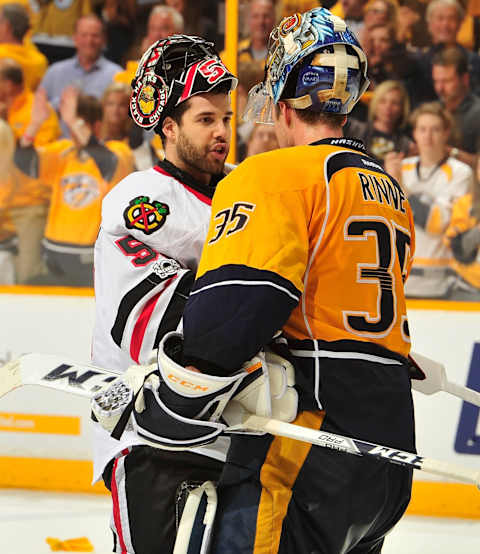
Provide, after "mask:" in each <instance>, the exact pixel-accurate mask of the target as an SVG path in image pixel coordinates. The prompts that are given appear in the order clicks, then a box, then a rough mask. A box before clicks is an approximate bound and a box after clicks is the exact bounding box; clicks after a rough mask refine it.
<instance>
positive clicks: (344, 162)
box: [184, 138, 415, 554]
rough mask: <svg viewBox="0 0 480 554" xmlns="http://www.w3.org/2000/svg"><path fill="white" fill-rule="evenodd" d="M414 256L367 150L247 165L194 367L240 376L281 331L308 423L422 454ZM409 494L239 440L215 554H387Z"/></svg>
mask: <svg viewBox="0 0 480 554" xmlns="http://www.w3.org/2000/svg"><path fill="white" fill-rule="evenodd" d="M414 247H415V236H414V224H413V217H412V213H411V210H410V207H409V203H408V200H407V198H406V195H405V193H404V191H403V190H402V188H401V187H400V185H399V184H398V183H396V181H395V180H394V179H393V178H392V177H390V176H389V175H388V174H387V173H385V171H384V169H383V168H382V167H381V166H380V165H379V164H378V163H377V162H376V161H375V160H374V159H372V158H370V157H369V156H368V155H367V154H366V152H365V150H364V147H363V145H362V143H360V142H359V141H357V140H354V139H348V138H335V139H324V140H321V141H318V142H316V143H314V144H311V145H305V146H295V147H292V148H286V149H281V150H274V151H272V152H268V153H264V154H260V155H257V156H253V157H251V158H247V160H245V161H244V162H242V164H240V165H239V166H238V168H237V169H235V170H234V171H233V172H232V173H231V174H230V175H229V176H227V177H226V178H225V179H224V180H223V181H222V182H221V183H220V184H219V187H218V188H217V191H216V193H215V196H214V198H213V203H212V217H211V221H210V228H209V232H208V235H207V239H206V242H205V245H204V250H203V253H202V258H201V260H200V265H199V268H198V272H197V279H196V282H195V284H194V287H193V289H192V293H191V295H190V298H189V300H188V302H187V305H186V308H185V312H184V361H185V362H186V363H193V364H196V365H197V367H199V369H201V370H202V371H205V372H206V373H213V374H217V375H228V374H231V373H233V372H235V371H236V370H238V368H239V367H241V365H242V363H244V362H245V361H246V360H248V359H249V358H251V357H252V356H253V355H254V354H256V353H257V352H258V351H259V350H260V349H261V348H262V347H263V346H264V345H265V344H267V343H269V342H270V341H271V340H272V337H273V336H274V334H275V333H276V331H277V330H279V329H282V330H283V335H284V337H285V338H286V341H285V340H284V339H280V347H281V348H285V346H288V350H287V351H285V354H286V355H288V356H289V357H290V358H291V359H292V361H293V363H294V366H295V373H296V388H297V390H298V392H299V399H300V403H299V415H298V416H297V418H296V420H295V423H297V424H299V425H303V426H307V427H310V428H314V429H320V428H321V429H322V430H325V431H331V432H335V433H339V434H343V435H346V436H351V437H355V438H360V439H364V440H369V441H371V442H374V443H377V444H384V445H389V446H392V447H393V448H400V449H403V450H408V451H411V452H414V451H415V441H414V422H413V407H412V399H411V390H410V379H409V374H408V365H407V361H406V356H407V355H408V352H409V349H410V339H409V333H408V324H407V313H406V307H405V296H404V290H403V287H404V282H405V279H406V278H407V275H408V273H409V270H410V267H411V263H412V256H413V252H414ZM285 342H286V344H285ZM277 346H278V340H277ZM410 488H411V471H409V470H407V469H405V468H402V467H397V466H393V465H391V464H388V463H384V462H377V461H374V462H372V461H370V460H366V459H362V458H357V457H356V456H349V455H347V454H340V453H338V452H331V451H329V450H326V449H322V448H315V447H314V448H312V447H311V446H310V445H307V444H305V443H300V442H296V441H293V440H290V439H285V438H280V437H275V438H274V437H272V436H271V435H265V436H262V437H251V436H250V437H249V436H238V437H237V436H234V437H233V438H232V444H231V448H230V450H229V454H228V457H227V462H226V467H225V470H224V473H223V474H222V479H221V481H220V485H219V507H218V512H217V513H218V514H220V516H219V521H218V529H217V532H216V535H215V540H214V545H213V548H212V552H213V553H214V554H220V553H223V552H227V551H228V552H229V553H231V554H236V553H246V552H248V553H253V554H260V553H262V554H263V553H266V552H268V553H274V552H279V553H282V554H283V553H286V552H313V551H314V552H319V553H322V554H327V553H328V554H340V553H344V552H347V551H348V552H358V553H359V552H362V553H365V552H371V553H373V552H380V550H378V549H379V548H381V544H382V543H383V537H384V535H385V533H386V532H387V531H388V530H389V529H390V528H391V527H392V526H393V525H394V524H395V523H396V521H397V520H398V518H399V517H400V515H401V514H402V513H403V511H404V510H405V509H406V506H407V505H408V501H409V497H410ZM341 506H350V508H351V509H350V511H349V513H345V514H344V516H342V515H341V514H342V513H343V512H344V511H345V510H343V509H342V508H341ZM332 514H335V517H332ZM357 546H358V547H359V549H358V550H356V547H357ZM367 546H369V547H370V546H371V547H372V549H366V547H367Z"/></svg>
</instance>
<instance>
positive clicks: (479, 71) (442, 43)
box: [413, 0, 480, 106]
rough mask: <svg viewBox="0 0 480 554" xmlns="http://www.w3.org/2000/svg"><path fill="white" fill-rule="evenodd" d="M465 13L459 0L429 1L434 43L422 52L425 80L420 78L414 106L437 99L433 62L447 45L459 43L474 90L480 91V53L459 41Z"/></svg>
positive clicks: (430, 31)
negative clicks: (458, 37)
mask: <svg viewBox="0 0 480 554" xmlns="http://www.w3.org/2000/svg"><path fill="white" fill-rule="evenodd" d="M464 16H465V11H464V9H463V6H462V5H461V3H460V2H459V1H458V0H433V1H432V2H429V3H428V6H427V10H426V14H425V17H426V20H427V25H428V31H429V33H430V37H431V39H432V46H431V47H430V48H428V49H427V50H425V51H424V52H421V53H420V55H419V63H420V68H421V71H420V73H419V78H420V79H421V80H420V81H419V82H418V87H417V94H416V95H415V96H414V98H413V99H414V101H415V104H414V106H418V105H419V104H421V103H422V102H425V101H431V100H436V99H437V97H436V94H435V92H436V91H435V89H434V86H433V85H434V83H433V81H432V64H433V59H434V57H435V55H436V54H437V53H438V52H439V51H440V50H442V49H444V48H447V47H456V48H459V49H461V50H462V52H463V53H464V56H466V58H467V72H468V73H469V75H470V85H471V88H472V91H473V92H475V93H478V92H480V57H479V56H478V54H476V53H474V52H472V51H470V50H467V49H466V48H464V47H463V46H461V45H460V44H458V41H457V35H458V31H459V29H460V26H461V24H462V21H463V18H464ZM422 76H423V78H422ZM437 94H438V93H437Z"/></svg>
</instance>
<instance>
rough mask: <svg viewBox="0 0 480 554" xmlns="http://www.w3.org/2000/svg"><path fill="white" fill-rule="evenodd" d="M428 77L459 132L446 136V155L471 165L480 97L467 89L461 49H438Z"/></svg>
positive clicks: (479, 128)
mask: <svg viewBox="0 0 480 554" xmlns="http://www.w3.org/2000/svg"><path fill="white" fill-rule="evenodd" d="M432 78H433V83H434V87H435V92H436V93H437V95H438V97H439V98H440V100H441V102H442V103H443V105H444V106H445V108H446V109H447V110H448V111H449V112H450V113H451V114H452V116H453V118H454V120H455V125H456V128H457V130H458V132H459V136H458V134H457V135H455V134H452V136H451V137H450V141H449V144H450V146H451V147H452V148H451V149H450V155H452V156H454V157H456V158H458V159H459V160H461V161H462V162H465V163H468V164H469V165H470V166H472V167H475V163H476V154H477V153H478V152H479V149H480V98H478V97H477V96H475V95H474V94H473V93H472V92H471V88H470V74H469V72H468V66H467V58H466V56H465V51H464V50H463V49H462V48H461V47H460V46H453V47H449V48H445V49H444V50H441V51H440V52H438V53H437V54H436V55H435V56H434V58H433V67H432Z"/></svg>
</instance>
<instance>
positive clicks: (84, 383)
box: [0, 354, 120, 398]
mask: <svg viewBox="0 0 480 554" xmlns="http://www.w3.org/2000/svg"><path fill="white" fill-rule="evenodd" d="M118 375H120V373H118V372H116V371H114V370H112V369H103V368H100V367H95V366H91V365H86V364H79V363H77V362H68V361H66V360H65V358H63V357H60V356H54V355H50V354H24V355H23V356H20V357H19V358H16V359H15V360H12V361H10V362H8V363H7V364H5V365H4V366H2V367H0V398H1V397H2V396H3V395H5V394H7V393H8V392H10V391H12V390H14V389H16V388H18V387H21V386H22V385H40V386H44V387H48V388H51V389H57V390H60V391H64V392H68V393H73V394H78V395H80V396H85V397H87V398H90V397H91V396H92V394H93V393H94V392H96V391H97V390H99V389H100V388H101V387H103V386H104V385H106V384H107V383H109V382H110V381H113V380H114V379H116V377H118Z"/></svg>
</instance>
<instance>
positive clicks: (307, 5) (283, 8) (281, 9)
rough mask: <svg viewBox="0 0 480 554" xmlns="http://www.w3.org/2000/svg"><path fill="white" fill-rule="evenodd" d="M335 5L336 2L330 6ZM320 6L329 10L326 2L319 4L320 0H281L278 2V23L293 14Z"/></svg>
mask: <svg viewBox="0 0 480 554" xmlns="http://www.w3.org/2000/svg"><path fill="white" fill-rule="evenodd" d="M334 3H335V0H333V1H332V2H330V3H329V5H330V6H332V5H333V4H334ZM319 6H324V7H325V8H328V6H327V5H325V2H319V1H318V0H279V1H278V2H277V21H280V20H281V19H283V18H284V17H288V16H289V15H292V14H293V13H296V12H297V13H304V12H307V11H309V10H313V8H318V7H319Z"/></svg>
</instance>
